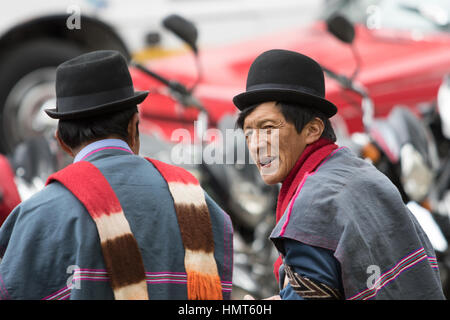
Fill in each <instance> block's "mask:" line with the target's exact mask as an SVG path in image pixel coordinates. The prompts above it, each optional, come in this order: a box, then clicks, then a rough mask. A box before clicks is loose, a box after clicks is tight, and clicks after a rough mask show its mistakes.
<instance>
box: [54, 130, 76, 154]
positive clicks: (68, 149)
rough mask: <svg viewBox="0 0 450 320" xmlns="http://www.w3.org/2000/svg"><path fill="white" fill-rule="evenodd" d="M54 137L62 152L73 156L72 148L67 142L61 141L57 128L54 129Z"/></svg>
mask: <svg viewBox="0 0 450 320" xmlns="http://www.w3.org/2000/svg"><path fill="white" fill-rule="evenodd" d="M55 138H56V140H57V141H58V144H59V145H60V146H61V148H62V149H63V150H64V152H66V153H68V154H69V155H70V156H71V157H75V154H74V152H73V150H72V149H71V148H70V147H69V146H68V145H67V144H65V143H64V141H62V139H61V137H60V136H59V131H58V130H56V132H55Z"/></svg>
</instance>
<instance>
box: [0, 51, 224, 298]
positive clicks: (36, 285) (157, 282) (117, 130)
mask: <svg viewBox="0 0 450 320" xmlns="http://www.w3.org/2000/svg"><path fill="white" fill-rule="evenodd" d="M147 94H148V92H136V91H135V90H134V88H133V83H132V80H131V77H130V74H129V71H128V65H127V61H126V59H125V58H124V57H123V56H122V55H121V54H120V53H118V52H116V51H109V50H104V51H95V52H91V53H87V54H84V55H81V56H79V57H77V58H74V59H72V60H69V61H67V62H65V63H63V64H61V65H60V66H59V67H58V69H57V72H56V96H57V99H56V107H55V108H53V109H47V110H45V111H46V112H47V114H48V115H49V116H50V117H52V118H55V119H58V120H59V121H58V129H57V131H56V138H57V140H58V142H59V144H60V146H61V147H62V148H63V149H64V150H65V151H66V152H67V153H68V154H70V155H71V156H73V157H74V163H73V164H71V165H69V166H67V167H66V168H64V169H62V170H60V171H58V172H57V173H55V174H53V175H51V176H50V177H49V179H48V181H47V186H46V187H45V188H44V189H43V190H42V191H40V192H38V193H37V194H35V195H34V196H33V197H31V198H30V199H28V200H26V201H24V202H22V203H21V204H20V205H18V206H17V207H16V208H15V209H14V210H13V211H12V212H11V214H10V215H9V217H8V219H7V220H6V221H5V223H4V224H3V225H2V228H1V229H0V254H1V259H2V260H1V262H0V299H46V300H64V299H121V300H125V299H142V300H145V299H222V298H225V299H229V298H230V294H231V279H232V259H231V257H232V254H233V251H232V250H233V248H232V226H231V221H230V219H229V217H228V215H227V214H225V213H224V212H223V210H222V209H221V208H219V207H218V206H217V204H216V203H214V201H213V200H212V199H211V198H210V197H209V196H208V195H207V194H206V193H205V192H204V191H203V189H202V188H201V187H200V185H199V184H198V181H197V180H196V179H195V178H194V177H193V176H192V175H191V174H189V173H188V172H187V171H185V170H183V169H181V168H178V167H175V166H171V165H168V164H165V163H162V162H159V161H156V160H153V159H148V158H142V157H140V156H138V154H139V128H138V123H139V115H138V109H137V105H138V104H139V103H141V102H142V101H144V99H145V98H146V97H147Z"/></svg>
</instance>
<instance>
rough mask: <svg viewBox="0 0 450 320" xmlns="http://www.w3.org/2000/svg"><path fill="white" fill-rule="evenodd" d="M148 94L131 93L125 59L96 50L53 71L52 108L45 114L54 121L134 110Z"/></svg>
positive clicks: (131, 85) (115, 54) (108, 51)
mask: <svg viewBox="0 0 450 320" xmlns="http://www.w3.org/2000/svg"><path fill="white" fill-rule="evenodd" d="M147 95H148V91H138V92H135V91H134V88H133V82H132V80H131V76H130V72H129V70H128V64H127V61H126V59H125V57H124V56H123V55H122V54H120V53H119V52H117V51H112V50H100V51H94V52H90V53H86V54H83V55H81V56H78V57H76V58H74V59H71V60H69V61H66V62H64V63H62V64H61V65H59V66H58V68H57V69H56V108H54V109H46V110H45V112H46V113H47V114H48V115H49V116H50V117H51V118H54V119H60V120H68V119H79V118H86V117H90V116H99V115H102V114H105V113H108V112H113V111H119V110H121V109H124V108H129V107H133V106H136V105H137V104H139V103H141V102H142V101H144V99H145V98H146V97H147Z"/></svg>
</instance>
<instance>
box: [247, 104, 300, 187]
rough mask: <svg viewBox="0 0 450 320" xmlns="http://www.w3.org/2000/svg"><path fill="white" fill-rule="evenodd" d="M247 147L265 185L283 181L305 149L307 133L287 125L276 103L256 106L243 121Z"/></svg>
mask: <svg viewBox="0 0 450 320" xmlns="http://www.w3.org/2000/svg"><path fill="white" fill-rule="evenodd" d="M243 130H244V134H245V136H246V140H247V145H248V148H249V150H250V154H251V156H252V158H253V161H254V162H255V163H256V166H257V167H258V170H259V172H260V174H261V177H262V179H263V180H264V182H265V183H266V184H276V183H279V182H282V181H283V180H284V179H285V178H286V177H287V175H288V174H289V172H290V171H291V169H292V168H293V167H294V165H295V163H296V162H297V160H298V158H299V157H300V155H301V154H302V152H303V150H304V149H305V147H306V144H307V143H306V139H305V138H306V135H305V132H304V130H302V132H301V133H298V132H297V130H296V129H295V126H294V124H292V123H288V122H287V121H286V119H285V118H284V116H283V114H282V113H281V110H280V108H279V107H278V106H277V105H276V102H265V103H262V104H260V105H259V106H258V107H256V109H255V110H253V111H252V113H250V114H249V115H248V116H247V117H246V118H245V120H244V126H243Z"/></svg>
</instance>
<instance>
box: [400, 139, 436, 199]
mask: <svg viewBox="0 0 450 320" xmlns="http://www.w3.org/2000/svg"><path fill="white" fill-rule="evenodd" d="M400 163H401V178H400V179H401V183H402V185H403V189H404V190H405V192H406V194H407V195H408V197H409V198H410V199H411V200H413V201H416V202H421V201H422V200H423V199H424V198H425V197H426V196H427V194H428V192H429V190H430V187H431V183H432V180H433V173H432V171H431V169H430V168H429V167H428V166H427V164H426V162H425V160H424V159H423V157H422V155H421V154H420V153H419V152H418V151H417V150H416V149H415V148H414V147H413V146H412V145H411V144H409V143H408V144H405V145H404V146H403V147H402V148H401V150H400Z"/></svg>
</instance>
